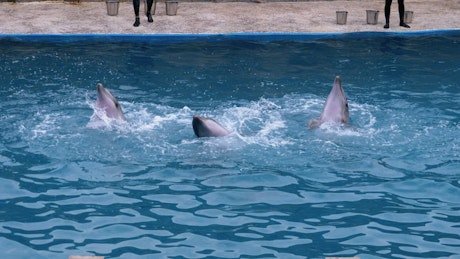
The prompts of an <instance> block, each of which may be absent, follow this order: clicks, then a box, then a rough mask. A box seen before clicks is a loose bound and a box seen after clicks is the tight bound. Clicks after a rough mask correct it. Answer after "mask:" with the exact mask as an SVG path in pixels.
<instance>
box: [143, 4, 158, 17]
mask: <svg viewBox="0 0 460 259" xmlns="http://www.w3.org/2000/svg"><path fill="white" fill-rule="evenodd" d="M156 9H157V0H153V4H152V10H150V14H151V15H154V14H155V10H156ZM144 13H145V14H147V0H144Z"/></svg>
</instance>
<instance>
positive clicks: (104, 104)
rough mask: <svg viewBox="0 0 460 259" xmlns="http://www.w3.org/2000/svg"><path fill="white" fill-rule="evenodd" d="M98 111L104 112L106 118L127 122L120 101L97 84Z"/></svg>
mask: <svg viewBox="0 0 460 259" xmlns="http://www.w3.org/2000/svg"><path fill="white" fill-rule="evenodd" d="M96 109H98V110H101V111H104V112H105V114H106V116H107V117H108V118H110V119H113V120H121V121H125V120H126V118H125V116H124V115H123V110H122V109H121V105H120V103H118V100H117V99H116V98H115V97H113V95H112V94H111V93H110V91H109V90H108V89H106V88H104V86H102V84H101V83H98V84H97V101H96ZM96 116H97V114H96Z"/></svg>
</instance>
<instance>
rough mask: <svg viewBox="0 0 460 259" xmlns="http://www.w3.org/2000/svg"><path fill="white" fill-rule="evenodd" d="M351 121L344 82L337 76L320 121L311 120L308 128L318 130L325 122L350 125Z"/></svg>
mask: <svg viewBox="0 0 460 259" xmlns="http://www.w3.org/2000/svg"><path fill="white" fill-rule="evenodd" d="M349 120H350V117H349V113H348V101H347V97H346V96H345V92H344V91H343V88H342V80H340V77H339V76H336V77H335V80H334V85H333V86H332V90H331V92H330V93H329V96H328V97H327V100H326V103H325V104H324V108H323V112H322V113H321V116H320V117H319V118H318V119H313V120H311V121H310V122H309V123H308V128H310V129H313V128H317V127H319V126H320V125H321V124H323V123H324V122H332V123H336V124H348V122H349Z"/></svg>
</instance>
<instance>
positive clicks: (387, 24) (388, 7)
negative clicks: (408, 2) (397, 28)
mask: <svg viewBox="0 0 460 259" xmlns="http://www.w3.org/2000/svg"><path fill="white" fill-rule="evenodd" d="M392 1H393V0H385V25H384V26H383V28H385V29H388V28H390V10H391V2H392ZM398 1H399V0H398Z"/></svg>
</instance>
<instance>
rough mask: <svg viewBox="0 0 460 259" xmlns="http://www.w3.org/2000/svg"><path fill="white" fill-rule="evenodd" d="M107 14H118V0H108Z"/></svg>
mask: <svg viewBox="0 0 460 259" xmlns="http://www.w3.org/2000/svg"><path fill="white" fill-rule="evenodd" d="M105 3H106V4H107V14H108V15H110V16H115V15H118V6H119V4H120V2H119V1H118V0H107V1H106V2H105Z"/></svg>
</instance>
